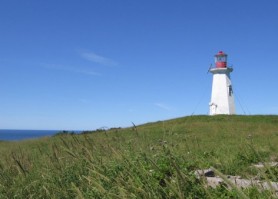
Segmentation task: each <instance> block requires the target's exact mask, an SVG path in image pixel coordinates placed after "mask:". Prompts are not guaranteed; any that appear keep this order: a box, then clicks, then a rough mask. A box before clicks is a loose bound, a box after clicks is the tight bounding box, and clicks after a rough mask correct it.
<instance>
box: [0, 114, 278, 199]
mask: <svg viewBox="0 0 278 199" xmlns="http://www.w3.org/2000/svg"><path fill="white" fill-rule="evenodd" d="M277 145H278V116H224V115H220V116H213V117H212V116H190V117H184V118H178V119H174V120H169V121H164V122H155V123H149V124H145V125H141V126H133V127H131V128H125V129H110V130H107V131H106V130H102V131H98V132H86V133H85V132H84V133H83V134H81V135H74V134H70V133H69V134H67V133H61V134H59V135H57V136H54V137H51V138H47V137H46V138H42V139H37V140H27V141H21V142H1V143H0V155H1V156H0V157H1V158H0V198H239V197H241V196H242V194H244V195H245V196H246V197H250V198H269V197H273V196H274V194H275V193H274V191H271V190H270V191H262V192H261V191H258V190H257V189H255V188H250V189H246V190H243V192H242V193H241V191H240V190H236V189H235V190H233V189H232V190H228V189H227V188H226V187H225V186H222V187H219V188H217V189H212V188H209V187H206V186H205V182H204V181H203V180H202V179H197V178H196V176H195V175H194V171H195V170H196V169H204V168H209V167H214V168H216V169H218V171H220V172H221V173H223V174H227V175H241V176H243V177H247V178H251V177H254V176H256V177H257V178H262V179H266V180H274V181H275V180H277V175H276V174H277V173H278V169H277V168H272V169H266V170H261V171H260V170H258V169H256V168H254V167H251V165H252V164H253V163H258V162H262V161H277V160H278V156H277V150H278V148H277Z"/></svg>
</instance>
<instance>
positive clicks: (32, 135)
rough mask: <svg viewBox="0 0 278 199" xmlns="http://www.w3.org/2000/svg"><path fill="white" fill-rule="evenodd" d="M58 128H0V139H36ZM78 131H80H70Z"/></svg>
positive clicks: (54, 132)
mask: <svg viewBox="0 0 278 199" xmlns="http://www.w3.org/2000/svg"><path fill="white" fill-rule="evenodd" d="M58 132H61V131H60V130H12V129H0V140H3V141H20V140H26V139H36V138H40V137H46V136H48V137H50V136H53V135H55V134H56V133H58ZM70 132H75V133H80V131H70Z"/></svg>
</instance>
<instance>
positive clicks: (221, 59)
mask: <svg viewBox="0 0 278 199" xmlns="http://www.w3.org/2000/svg"><path fill="white" fill-rule="evenodd" d="M216 61H217V62H226V57H225V56H219V57H217V59H216Z"/></svg>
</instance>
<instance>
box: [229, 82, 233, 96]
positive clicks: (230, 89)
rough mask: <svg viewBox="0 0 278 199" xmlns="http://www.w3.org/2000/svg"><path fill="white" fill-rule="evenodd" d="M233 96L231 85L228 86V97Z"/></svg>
mask: <svg viewBox="0 0 278 199" xmlns="http://www.w3.org/2000/svg"><path fill="white" fill-rule="evenodd" d="M232 94H233V88H232V85H230V86H229V96H232Z"/></svg>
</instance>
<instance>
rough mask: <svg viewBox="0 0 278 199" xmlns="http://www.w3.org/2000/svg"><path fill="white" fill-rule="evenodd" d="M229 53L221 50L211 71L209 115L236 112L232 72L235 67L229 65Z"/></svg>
mask: <svg viewBox="0 0 278 199" xmlns="http://www.w3.org/2000/svg"><path fill="white" fill-rule="evenodd" d="M227 57H228V55H227V54H225V53H224V52H222V51H219V52H218V53H217V54H216V55H215V67H213V68H210V70H209V72H210V73H212V75H213V80H212V91H211V101H210V103H209V115H217V114H227V115H231V114H236V111H235V103H234V92H233V87H232V82H231V78H230V73H231V72H233V68H231V67H227Z"/></svg>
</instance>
